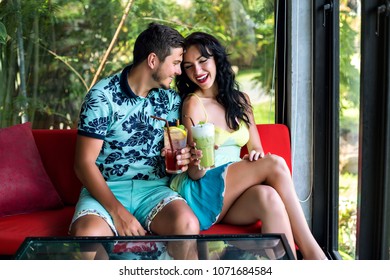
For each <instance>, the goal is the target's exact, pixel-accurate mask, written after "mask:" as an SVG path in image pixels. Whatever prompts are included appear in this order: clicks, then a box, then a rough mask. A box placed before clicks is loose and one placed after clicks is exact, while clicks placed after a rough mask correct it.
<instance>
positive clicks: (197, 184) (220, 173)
mask: <svg viewBox="0 0 390 280" xmlns="http://www.w3.org/2000/svg"><path fill="white" fill-rule="evenodd" d="M230 164H231V163H226V164H223V165H221V166H218V167H215V168H213V169H210V170H207V172H206V174H205V175H204V176H203V177H202V178H201V179H199V180H196V181H195V180H192V179H191V178H190V177H189V176H188V175H187V172H184V173H181V174H178V175H175V176H174V177H173V178H172V180H171V184H170V186H171V188H172V189H173V190H174V191H177V192H178V193H179V194H180V195H181V196H182V197H183V198H184V199H185V200H186V201H187V203H188V205H189V206H190V207H191V209H192V211H193V212H194V214H195V215H196V217H197V218H198V220H199V224H200V230H206V229H208V228H210V227H211V226H212V225H213V224H214V223H215V222H216V221H217V219H218V217H219V214H220V213H221V211H222V206H223V199H224V194H225V177H226V169H227V167H228V166H229V165H230Z"/></svg>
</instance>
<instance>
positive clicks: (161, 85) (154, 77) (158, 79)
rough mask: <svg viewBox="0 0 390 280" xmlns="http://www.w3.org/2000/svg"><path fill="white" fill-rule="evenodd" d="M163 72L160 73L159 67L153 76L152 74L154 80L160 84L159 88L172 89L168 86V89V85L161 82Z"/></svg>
mask: <svg viewBox="0 0 390 280" xmlns="http://www.w3.org/2000/svg"><path fill="white" fill-rule="evenodd" d="M160 74H161V71H160V67H158V68H157V69H156V72H154V73H153V74H152V78H153V80H155V81H156V82H157V83H158V84H159V86H160V88H163V89H170V86H169V85H168V87H167V86H166V85H164V84H163V83H162V82H161V80H162V79H161V75H160Z"/></svg>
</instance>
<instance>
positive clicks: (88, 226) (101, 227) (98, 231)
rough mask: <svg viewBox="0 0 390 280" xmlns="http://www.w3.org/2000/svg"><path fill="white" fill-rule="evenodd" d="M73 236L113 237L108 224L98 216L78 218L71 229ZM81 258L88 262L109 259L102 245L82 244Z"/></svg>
mask: <svg viewBox="0 0 390 280" xmlns="http://www.w3.org/2000/svg"><path fill="white" fill-rule="evenodd" d="M70 235H72V236H113V235H114V233H113V232H112V230H111V228H110V227H109V226H108V224H107V222H106V221H105V220H104V219H103V218H101V217H99V216H96V215H85V216H82V217H80V218H78V219H77V220H76V221H75V222H74V223H73V224H72V227H71V230H70ZM81 249H82V252H81V258H82V259H87V260H93V259H95V260H106V259H108V255H107V252H106V250H105V248H104V247H103V246H102V244H100V243H86V244H82V248H81Z"/></svg>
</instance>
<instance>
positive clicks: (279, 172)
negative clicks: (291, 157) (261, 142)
mask: <svg viewBox="0 0 390 280" xmlns="http://www.w3.org/2000/svg"><path fill="white" fill-rule="evenodd" d="M266 158H267V160H268V161H269V167H270V173H271V175H273V176H289V177H290V176H291V173H290V169H289V168H288V166H287V163H286V161H285V160H284V158H283V157H281V156H278V155H268V156H267V157H266Z"/></svg>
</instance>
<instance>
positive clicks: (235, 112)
mask: <svg viewBox="0 0 390 280" xmlns="http://www.w3.org/2000/svg"><path fill="white" fill-rule="evenodd" d="M184 44H185V48H186V49H188V48H189V47H191V46H194V45H195V46H197V47H198V48H199V51H200V53H201V55H202V56H203V57H206V58H209V57H214V60H215V64H216V66H217V71H216V72H217V73H216V82H217V84H218V94H217V97H216V99H217V102H218V103H220V104H221V105H222V106H223V107H224V108H225V110H226V115H225V118H226V122H227V125H228V126H229V128H231V129H233V130H237V129H238V128H239V124H238V123H237V120H238V121H241V120H242V121H244V122H245V123H246V124H247V125H248V126H249V124H250V119H249V116H248V112H250V111H251V110H252V108H251V106H250V104H249V102H248V101H247V99H246V98H245V95H244V94H243V93H242V92H241V91H240V90H239V86H238V84H237V82H236V80H235V76H236V75H235V74H234V71H233V69H232V66H231V64H230V62H229V60H228V55H227V53H226V50H225V48H224V47H223V46H222V45H221V44H220V43H219V41H218V40H217V39H216V38H214V37H213V36H212V35H209V34H207V33H203V32H194V33H192V34H191V35H189V36H188V37H187V38H186V39H185V43H184ZM181 70H182V74H181V75H180V76H177V77H176V87H177V89H178V91H179V94H180V96H181V97H182V99H183V100H184V99H185V98H186V97H187V96H188V95H189V94H191V93H193V92H195V90H197V89H198V86H197V85H196V84H195V83H193V82H192V81H191V80H190V79H189V78H188V76H187V74H186V72H185V70H184V68H183V63H182V65H181Z"/></svg>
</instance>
